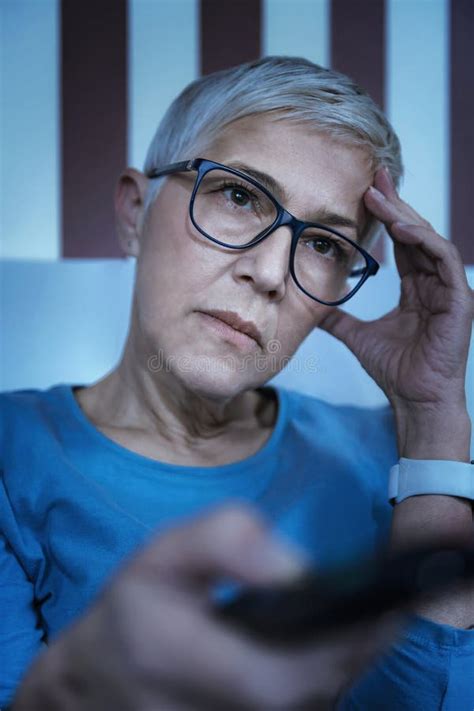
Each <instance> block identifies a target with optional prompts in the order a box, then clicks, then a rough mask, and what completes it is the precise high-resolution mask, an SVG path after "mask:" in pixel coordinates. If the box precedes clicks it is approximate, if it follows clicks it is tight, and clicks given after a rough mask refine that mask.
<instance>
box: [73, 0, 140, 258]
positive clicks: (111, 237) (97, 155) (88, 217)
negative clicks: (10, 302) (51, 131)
mask: <svg viewBox="0 0 474 711" xmlns="http://www.w3.org/2000/svg"><path fill="white" fill-rule="evenodd" d="M61 33H62V38H61V39H62V47H61V53H62V57H61V59H62V61H61V67H62V76H61V91H62V96H61V102H62V121H61V131H62V135H61V138H62V247H63V248H62V255H63V257H87V258H95V257H118V256H123V255H122V252H121V250H120V249H119V247H118V243H117V239H116V236H115V227H114V213H113V191H114V186H115V182H116V180H117V177H118V175H119V173H120V171H121V170H123V168H124V167H125V165H126V160H127V41H126V37H127V0H94V1H93V2H92V1H91V0H62V3H61Z"/></svg>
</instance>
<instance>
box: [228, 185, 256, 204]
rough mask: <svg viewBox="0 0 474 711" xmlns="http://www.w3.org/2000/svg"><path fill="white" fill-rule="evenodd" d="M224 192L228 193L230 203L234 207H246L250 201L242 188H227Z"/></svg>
mask: <svg viewBox="0 0 474 711" xmlns="http://www.w3.org/2000/svg"><path fill="white" fill-rule="evenodd" d="M224 192H226V193H230V199H231V200H232V202H233V203H235V204H236V205H239V206H240V207H243V206H244V205H247V203H248V202H249V200H250V195H249V194H248V192H247V191H246V190H244V189H243V188H239V187H234V188H227V190H225V191H224Z"/></svg>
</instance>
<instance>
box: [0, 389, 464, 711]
mask: <svg viewBox="0 0 474 711" xmlns="http://www.w3.org/2000/svg"><path fill="white" fill-rule="evenodd" d="M73 387H80V386H72V385H65V384H61V385H57V386H55V387H52V388H50V389H48V390H21V391H15V392H9V393H3V394H1V395H0V403H1V414H2V424H1V430H0V432H1V441H0V453H1V454H0V456H1V469H2V478H1V480H0V485H1V486H0V583H1V588H0V615H1V617H0V708H1V706H2V705H3V704H6V703H7V702H8V701H9V700H11V698H12V696H13V694H14V691H15V688H16V687H17V685H18V683H19V681H20V679H21V677H22V675H23V674H24V673H25V670H26V669H27V667H28V666H29V664H30V663H31V661H32V659H33V658H34V656H35V655H36V654H37V653H38V651H39V650H40V649H41V648H42V646H43V645H44V644H45V643H48V642H49V641H51V640H53V639H54V638H55V636H56V635H57V634H58V633H59V632H60V631H61V630H62V629H64V628H65V627H66V626H68V625H69V624H70V623H72V622H73V620H75V619H76V618H77V617H78V616H80V615H81V614H82V613H83V612H84V611H85V610H86V608H87V607H88V606H89V605H90V604H91V603H92V601H93V600H94V598H95V597H96V595H97V594H98V592H99V591H100V590H101V588H102V587H103V585H104V584H105V583H106V582H107V580H108V579H109V578H110V576H111V575H112V574H113V573H114V571H115V570H116V569H117V568H118V566H119V565H120V564H121V563H122V562H123V561H124V560H125V559H126V558H127V557H128V556H131V555H132V554H133V552H134V551H135V550H136V549H137V548H138V547H139V546H141V545H143V544H144V543H146V542H147V540H148V539H149V538H151V536H152V535H154V534H155V532H156V531H161V530H165V529H166V528H167V527H168V526H171V525H175V524H178V523H179V522H183V521H184V520H186V519H187V518H189V517H191V516H195V515H197V514H201V513H204V512H205V510H206V509H211V508H214V507H216V506H218V505H219V504H221V503H224V502H228V501H229V500H233V501H235V502H238V501H241V502H250V503H251V504H252V505H253V506H256V507H257V508H258V509H259V510H260V511H261V512H262V513H263V514H264V516H265V517H266V518H267V520H268V521H269V522H270V524H271V526H272V527H273V529H274V530H275V532H276V533H278V534H281V535H283V536H285V537H287V538H289V539H290V540H291V541H293V542H295V543H297V544H298V545H299V546H301V547H302V548H304V549H305V550H306V552H307V553H308V554H309V556H310V557H311V558H312V560H314V562H315V563H316V564H317V565H318V567H319V568H320V569H321V568H322V569H324V567H325V566H329V565H332V564H334V563H336V562H338V561H343V560H347V559H348V558H351V557H352V556H356V555H359V554H367V553H371V552H374V551H375V550H376V549H377V548H379V547H380V546H381V545H383V544H385V543H386V542H387V541H388V536H389V531H390V519H391V511H392V510H391V507H390V505H389V504H388V502H387V481H388V471H389V468H390V466H391V465H392V464H393V463H395V462H396V461H397V459H398V454H397V448H396V441H395V436H394V424H393V418H392V414H391V410H390V408H388V407H383V408H378V409H373V410H372V409H366V408H358V407H352V406H335V405H330V404H328V403H324V402H322V401H320V400H318V399H316V398H314V397H311V396H307V395H303V394H300V393H296V392H293V391H290V390H287V389H284V388H281V387H278V388H273V390H274V391H275V392H276V394H277V397H278V415H277V421H276V424H275V427H274V429H273V431H272V434H271V436H270V437H269V439H268V440H267V441H266V443H265V444H264V446H263V447H262V448H261V449H260V450H259V451H258V452H256V453H255V454H253V455H252V456H250V457H247V458H246V459H243V460H241V461H238V462H234V463H232V464H225V465H222V466H214V467H191V466H182V465H176V464H166V463H162V462H158V461H156V460H153V459H150V458H148V457H145V456H142V455H139V454H136V453H134V452H132V451H130V450H128V449H126V448H125V447H122V446H121V445H119V444H117V443H115V442H113V441H112V440H111V439H109V438H107V437H106V436H105V435H103V434H102V433H101V432H100V431H99V430H98V429H96V428H95V427H94V426H93V425H92V423H91V422H90V421H89V420H88V419H87V418H86V416H85V415H84V413H83V412H82V410H81V408H80V407H79V404H78V403H77V401H76V399H75V397H74V394H73V390H72V388H73ZM339 708H340V709H341V710H344V711H346V710H349V709H358V710H359V709H360V711H367V710H371V709H373V710H374V711H378V710H379V709H387V711H402V709H403V711H431V710H433V711H434V710H435V709H443V711H473V709H474V631H468V630H459V629H456V628H454V627H450V626H448V625H439V624H436V623H434V622H432V621H430V620H427V619H424V618H422V617H418V616H414V617H413V619H412V621H411V624H410V625H409V627H408V629H407V630H406V631H405V633H404V634H403V637H402V638H401V639H400V640H399V641H398V642H397V643H396V644H394V645H393V646H392V648H391V649H390V651H389V653H387V654H386V655H385V656H384V657H382V658H380V659H379V660H378V661H377V662H376V663H375V664H374V665H373V667H372V668H371V669H369V670H368V672H367V673H366V674H364V676H363V677H362V678H361V679H360V680H358V682H357V683H356V684H355V686H354V687H353V688H352V690H351V691H350V692H348V693H347V695H346V696H345V697H344V699H343V700H342V701H341V704H340V706H339Z"/></svg>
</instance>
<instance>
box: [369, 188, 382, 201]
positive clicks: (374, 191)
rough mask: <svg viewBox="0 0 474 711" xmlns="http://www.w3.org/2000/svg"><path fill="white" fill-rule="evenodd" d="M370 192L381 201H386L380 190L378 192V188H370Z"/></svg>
mask: <svg viewBox="0 0 474 711" xmlns="http://www.w3.org/2000/svg"><path fill="white" fill-rule="evenodd" d="M369 192H370V194H371V195H374V196H375V197H377V198H380V199H381V200H386V197H385V195H384V194H383V193H381V192H380V190H377V188H374V186H373V185H371V186H370V188H369Z"/></svg>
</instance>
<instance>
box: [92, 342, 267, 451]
mask: <svg viewBox="0 0 474 711" xmlns="http://www.w3.org/2000/svg"><path fill="white" fill-rule="evenodd" d="M133 356H134V353H133V349H132V348H131V346H130V343H127V346H126V348H125V351H124V354H123V357H122V359H121V361H120V363H119V364H118V366H117V367H116V368H115V369H114V370H113V371H111V372H110V373H109V374H108V375H106V376H105V377H104V378H103V379H102V380H100V381H98V382H97V383H95V384H94V385H92V386H90V387H88V388H87V389H86V392H83V393H82V396H81V399H82V405H83V406H85V408H84V409H85V410H86V412H88V414H89V415H90V416H92V418H93V420H94V422H95V424H96V425H98V426H99V427H100V426H103V427H107V428H117V429H120V430H126V431H130V432H131V431H133V432H140V433H141V434H145V435H147V436H149V437H152V438H153V439H154V440H155V441H163V442H166V443H167V444H168V445H169V446H172V447H173V449H175V450H176V451H189V448H190V447H192V448H193V449H197V450H199V449H201V450H203V451H204V450H206V448H209V447H210V448H211V449H212V448H213V447H214V446H216V445H218V444H219V445H221V446H226V443H228V442H229V441H235V440H236V437H238V438H246V437H248V438H251V437H252V436H255V435H256V434H257V433H258V432H260V433H261V430H262V428H268V427H271V426H272V425H273V424H274V419H275V414H276V407H275V403H274V402H272V401H271V398H270V399H268V398H265V397H264V396H263V395H262V393H259V392H258V391H256V390H246V391H243V392H240V393H237V394H232V395H229V394H228V393H227V394H226V395H222V396H217V395H216V394H215V393H212V396H211V395H209V394H207V393H202V392H197V391H196V390H192V389H190V388H189V387H186V384H185V383H183V381H182V380H180V379H179V378H177V377H176V376H175V374H174V373H173V372H172V371H167V370H166V369H160V370H158V371H157V372H152V371H151V370H150V369H149V368H147V367H145V368H144V367H143V366H142V364H141V361H140V360H139V359H137V358H135V357H133ZM137 364H139V365H137ZM145 365H146V364H145ZM140 366H141V367H140Z"/></svg>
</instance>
